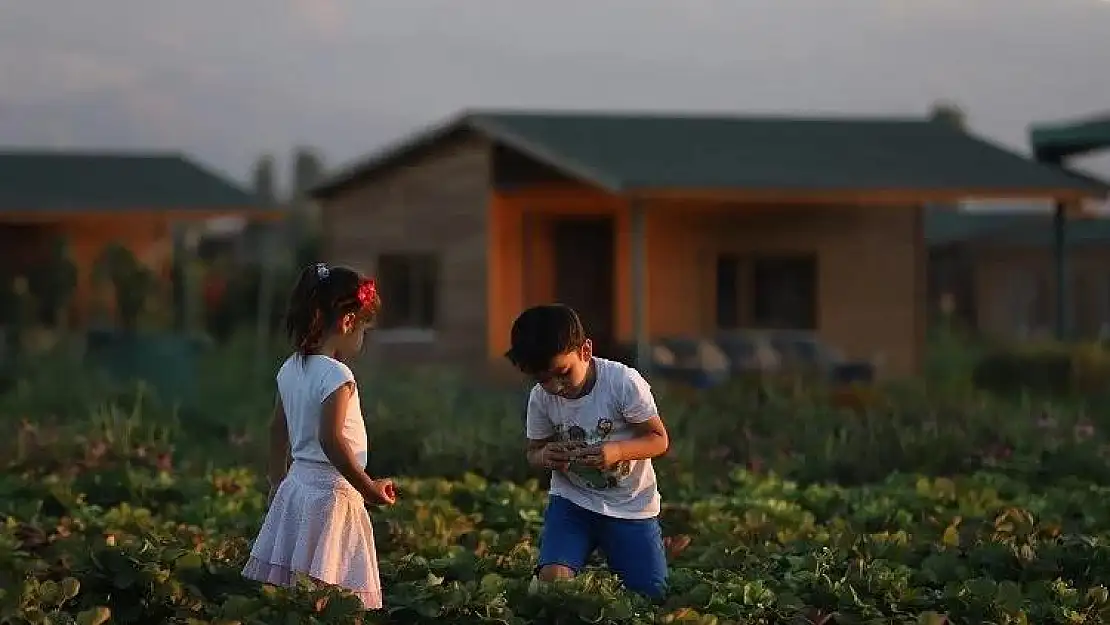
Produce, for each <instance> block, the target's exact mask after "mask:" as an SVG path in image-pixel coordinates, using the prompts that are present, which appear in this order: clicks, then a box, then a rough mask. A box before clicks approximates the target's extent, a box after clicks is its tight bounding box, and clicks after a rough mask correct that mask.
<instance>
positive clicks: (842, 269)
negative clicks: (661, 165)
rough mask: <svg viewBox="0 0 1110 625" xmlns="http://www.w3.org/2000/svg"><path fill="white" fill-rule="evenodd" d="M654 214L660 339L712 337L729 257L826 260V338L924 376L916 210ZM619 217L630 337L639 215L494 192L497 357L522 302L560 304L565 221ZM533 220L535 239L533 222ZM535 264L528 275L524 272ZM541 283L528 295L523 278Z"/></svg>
mask: <svg viewBox="0 0 1110 625" xmlns="http://www.w3.org/2000/svg"><path fill="white" fill-rule="evenodd" d="M645 208H646V210H647V211H648V213H647V236H648V245H647V282H648V283H647V299H648V302H649V309H648V312H647V324H648V330H649V333H650V334H651V335H653V336H662V335H668V334H686V335H690V334H708V333H711V332H712V331H713V330H714V329H715V323H716V293H715V288H716V278H715V269H716V258H717V256H718V254H721V253H749V254H750V253H776V252H777V253H782V252H802V253H816V254H817V255H818V264H819V270H818V271H819V281H820V283H819V287H818V290H819V292H818V306H819V313H818V325H819V328H818V331H819V332H820V333H821V335H822V336H823V337H824V338H825V339H826V340H828V341H829V342H830V343H832V344H834V345H836V346H837V347H839V348H841V349H843V350H844V351H845V352H846V353H847V354H848V355H850V356H855V357H875V356H879V357H880V360H881V362H882V363H883V364H884V369H885V370H886V372H887V373H891V374H908V373H913V372H915V371H916V370H917V369H918V366H919V364H920V359H921V356H922V352H923V348H924V336H925V275H924V268H925V248H924V241H923V239H922V238H921V234H922V233H921V225H920V218H921V211H920V210H916V209H914V208H913V207H907V206H902V207H889V208H887V207H791V206H778V207H764V206H735V205H733V206H722V205H719V204H718V205H709V204H699V205H696V206H695V205H690V204H683V203H681V202H674V201H671V202H666V203H663V202H654V203H651V204H648V205H646V207H645ZM583 214H599V215H613V216H614V217H615V219H616V231H617V235H616V236H617V240H616V242H615V243H616V245H615V248H616V249H615V254H616V262H615V265H616V268H615V271H616V276H615V284H616V290H617V293H616V296H617V298H616V302H615V309H616V331H617V335H618V337H619V338H621V339H624V340H629V339H631V336H632V309H631V270H630V265H629V258H630V211H629V205H628V204H627V202H626V201H624V200H622V199H620V198H616V197H614V196H611V195H607V194H603V193H599V192H594V191H569V190H567V191H561V190H550V189H548V190H543V191H540V190H536V191H524V192H513V193H511V194H510V193H500V194H494V195H493V197H492V199H491V203H490V220H489V225H490V233H489V234H490V242H491V250H490V254H489V271H490V278H491V279H490V285H491V288H490V290H489V311H490V315H489V324H490V325H489V352H490V355H491V356H492V357H495V358H496V357H500V355H501V354H503V353H504V351H505V350H506V349H508V340H509V329H510V327H511V325H512V321H513V318H514V317H515V315H516V314H517V313H518V312H519V311H520V310H521V309H522V308H524V307H526V306H528V305H532V304H536V303H541V302H544V301H550V298H551V296H552V288H551V285H553V284H554V272H553V267H552V250H551V239H550V236H547V235H546V233H545V232H544V225H545V223H546V224H549V223H550V222H551V220H553V219H555V218H557V217H558V216H560V215H583ZM525 224H532V225H531V226H530V228H529V229H530V231H531V234H532V237H531V240H530V241H529V242H528V243H527V244H526V242H525V241H524V226H525ZM526 268H527V269H526ZM526 270H527V271H528V273H529V275H530V276H531V280H530V282H529V292H528V293H525V289H524V278H525V271H526Z"/></svg>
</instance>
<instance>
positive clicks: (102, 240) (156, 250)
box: [0, 213, 173, 322]
mask: <svg viewBox="0 0 1110 625" xmlns="http://www.w3.org/2000/svg"><path fill="white" fill-rule="evenodd" d="M3 219H4V216H3V215H0V221H3ZM43 227H44V228H46V229H47V230H48V231H49V233H50V235H51V236H50V237H45V238H44V239H43V240H42V241H41V242H40V244H41V245H44V246H45V245H52V244H53V242H54V238H53V237H54V236H62V237H64V238H66V239H67V240H68V242H69V245H70V250H71V253H72V255H73V261H74V263H75V264H76V265H77V270H78V276H77V289H76V293H75V294H74V309H75V313H76V316H77V319H76V321H78V322H85V321H87V320H88V319H89V314H90V312H91V310H92V309H93V308H94V307H95V306H96V305H106V306H108V307H109V308H111V306H112V305H113V303H112V300H111V297H110V294H107V293H103V292H98V290H97V288H96V286H95V285H94V282H93V275H92V274H93V267H94V266H95V264H96V261H97V259H98V257H99V256H100V254H101V252H102V251H103V250H104V248H105V247H107V246H108V245H110V244H112V243H121V244H123V245H125V246H127V247H128V248H129V249H130V250H131V251H132V252H133V253H134V254H135V255H136V256H137V257H138V258H139V260H140V261H141V262H143V263H144V264H146V265H147V266H149V267H150V268H151V269H153V270H154V271H156V272H158V274H159V275H161V274H162V271H163V270H164V269H165V268H166V267H167V265H168V263H169V262H170V261H171V259H172V258H173V240H172V238H171V236H170V229H169V225H168V222H167V221H166V219H165V218H164V217H162V216H161V215H156V214H143V213H139V214H133V215H127V216H111V217H105V216H99V217H96V216H86V215H82V216H79V217H70V218H66V219H64V220H58V221H55V222H52V223H49V224H43ZM44 251H45V250H44Z"/></svg>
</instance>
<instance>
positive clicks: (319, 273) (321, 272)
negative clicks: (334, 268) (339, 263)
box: [316, 263, 331, 280]
mask: <svg viewBox="0 0 1110 625" xmlns="http://www.w3.org/2000/svg"><path fill="white" fill-rule="evenodd" d="M330 273H331V270H330V269H328V266H327V265H326V264H324V263H316V277H317V278H319V279H321V280H325V279H327V277H328V274H330Z"/></svg>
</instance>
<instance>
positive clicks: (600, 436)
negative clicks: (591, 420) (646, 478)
mask: <svg viewBox="0 0 1110 625" xmlns="http://www.w3.org/2000/svg"><path fill="white" fill-rule="evenodd" d="M612 432H613V421H612V420H610V419H607V418H604V417H602V418H600V419H598V420H597V425H596V426H595V427H594V428H593V429H592V430H591V431H589V432H587V431H586V430H585V429H584V428H582V427H581V426H578V425H572V426H570V427H569V428H568V427H564V426H563V424H561V423H559V424H556V425H555V437H556V440H558V441H559V442H561V443H569V444H571V445H573V446H574V447H592V446H595V445H600V444H602V443H604V442H606V441H607V440H608V439H609V435H610V434H612ZM570 473H572V474H574V476H575V477H577V478H578V479H579V480H581V481H582V482H583V483H584V484H585V485H586V486H589V487H590V488H596V489H598V490H603V489H606V488H614V487H615V486H617V484H618V483H619V482H620V480H622V479H624V478H626V477H628V476H629V475H630V474H631V473H632V463H631V462H629V461H627V460H624V461H621V462H618V463H617V464H616V465H614V466H613V468H612V469H609V470H603V469H597V468H594V467H586V466H582V465H581V464H578V463H574V462H572V463H571V465H570Z"/></svg>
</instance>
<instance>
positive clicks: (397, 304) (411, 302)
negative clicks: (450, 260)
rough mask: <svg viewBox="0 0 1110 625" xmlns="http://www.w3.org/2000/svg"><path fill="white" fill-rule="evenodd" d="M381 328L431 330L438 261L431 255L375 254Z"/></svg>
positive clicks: (436, 311)
mask: <svg viewBox="0 0 1110 625" xmlns="http://www.w3.org/2000/svg"><path fill="white" fill-rule="evenodd" d="M378 288H379V290H380V292H381V298H382V315H381V319H379V322H378V326H379V327H380V328H382V329H383V330H425V331H428V330H432V329H433V328H435V324H436V318H437V317H436V315H437V314H438V304H439V302H438V295H439V261H438V259H437V258H436V257H435V256H434V255H432V254H383V255H382V256H379V257H378Z"/></svg>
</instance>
